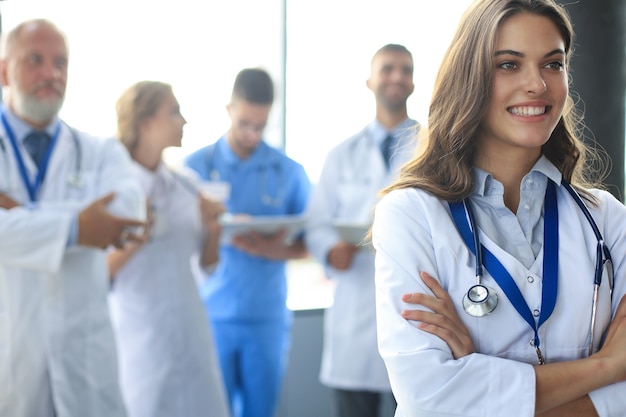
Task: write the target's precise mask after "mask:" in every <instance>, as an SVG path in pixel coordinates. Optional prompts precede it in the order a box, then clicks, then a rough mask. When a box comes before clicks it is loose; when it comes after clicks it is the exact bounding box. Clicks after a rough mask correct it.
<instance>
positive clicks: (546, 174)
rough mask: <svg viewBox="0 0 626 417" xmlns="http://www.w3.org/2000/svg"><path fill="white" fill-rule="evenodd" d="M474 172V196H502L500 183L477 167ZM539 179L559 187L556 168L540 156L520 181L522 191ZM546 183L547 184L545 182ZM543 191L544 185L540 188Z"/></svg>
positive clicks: (559, 175)
mask: <svg viewBox="0 0 626 417" xmlns="http://www.w3.org/2000/svg"><path fill="white" fill-rule="evenodd" d="M473 171H474V182H475V184H474V191H473V194H474V195H478V196H481V197H487V196H491V195H502V194H504V187H503V185H502V183H500V182H499V181H498V180H496V179H495V178H493V176H492V175H491V174H490V173H489V172H487V171H483V170H482V169H480V168H478V167H474V168H473ZM540 178H544V179H547V178H549V179H551V180H552V181H554V183H555V184H556V185H557V186H560V184H561V179H562V175H561V172H560V171H559V170H558V168H557V167H556V166H555V165H554V164H553V163H552V162H550V160H549V159H548V158H546V157H545V155H541V157H540V158H539V160H538V161H537V162H536V163H535V165H534V166H533V168H532V169H531V170H530V172H528V173H527V174H526V175H525V176H524V179H523V180H522V185H521V187H522V189H524V187H526V185H528V184H532V183H533V182H535V181H537V180H539V179H540ZM546 183H547V182H546ZM542 188H543V189H545V185H544V186H543V187H542Z"/></svg>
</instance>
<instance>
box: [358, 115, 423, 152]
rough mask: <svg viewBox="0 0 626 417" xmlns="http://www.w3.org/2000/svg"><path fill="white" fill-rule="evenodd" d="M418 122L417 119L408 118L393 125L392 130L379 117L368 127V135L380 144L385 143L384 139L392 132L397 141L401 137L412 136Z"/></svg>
mask: <svg viewBox="0 0 626 417" xmlns="http://www.w3.org/2000/svg"><path fill="white" fill-rule="evenodd" d="M416 124H417V121H415V120H413V119H409V118H406V119H404V120H403V121H402V122H400V123H399V124H397V125H396V126H394V127H393V129H391V131H388V130H387V129H386V128H385V127H384V126H383V125H382V124H380V122H379V121H378V120H377V119H374V120H372V121H371V122H370V123H369V124H368V125H367V127H366V130H367V132H368V135H369V136H370V137H371V138H372V140H373V141H374V143H375V144H376V145H378V146H381V145H382V144H383V141H384V140H385V138H386V137H387V135H388V134H390V133H391V134H392V135H393V137H394V139H395V140H396V142H397V141H398V140H399V139H404V138H405V137H407V136H412V134H413V132H414V130H413V127H414V126H415V125H416Z"/></svg>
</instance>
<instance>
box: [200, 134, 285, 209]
mask: <svg viewBox="0 0 626 417" xmlns="http://www.w3.org/2000/svg"><path fill="white" fill-rule="evenodd" d="M216 147H217V144H215V145H212V146H209V147H208V149H207V154H206V162H207V166H208V171H209V179H210V180H211V181H220V180H222V178H221V177H220V172H219V171H218V170H217V169H216V168H215V148H216ZM268 166H271V167H272V168H271V169H273V170H274V171H275V172H276V177H277V179H278V190H277V191H276V196H274V197H272V196H271V195H270V194H269V189H268V188H269V187H268V175H267V170H268V169H269V168H268ZM258 171H259V175H258V176H257V178H258V184H259V194H260V196H261V202H262V203H263V204H264V205H266V206H271V207H281V206H282V205H283V201H284V200H285V195H286V183H285V176H284V174H283V171H282V169H281V166H280V163H278V162H274V163H271V164H269V165H262V166H260V167H259V168H258Z"/></svg>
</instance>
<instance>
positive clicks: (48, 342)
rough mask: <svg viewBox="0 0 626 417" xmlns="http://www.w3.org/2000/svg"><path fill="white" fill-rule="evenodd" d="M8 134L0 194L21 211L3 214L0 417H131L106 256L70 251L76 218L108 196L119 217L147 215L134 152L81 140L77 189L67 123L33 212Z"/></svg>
mask: <svg viewBox="0 0 626 417" xmlns="http://www.w3.org/2000/svg"><path fill="white" fill-rule="evenodd" d="M0 135H1V137H0V140H2V141H3V145H4V147H3V150H0V153H2V155H1V156H0V192H3V193H6V194H7V195H8V196H10V197H11V198H13V199H14V200H16V201H18V202H19V203H21V204H23V206H21V207H19V208H14V209H11V210H4V209H0V415H2V416H11V417H52V415H53V414H52V413H53V407H54V409H55V410H56V416H59V417H62V416H90V417H98V416H101V417H113V416H114V417H123V416H125V415H126V412H125V408H124V405H123V401H122V397H121V395H120V390H119V385H118V374H117V358H116V352H115V343H114V336H113V329H112V327H111V322H110V318H109V312H108V309H107V292H108V289H109V287H108V285H109V284H108V282H109V281H108V273H107V265H106V253H105V251H103V250H99V249H93V248H87V247H80V246H71V247H69V248H68V247H66V244H67V240H68V236H69V230H70V223H71V218H72V216H73V215H74V214H76V213H77V212H78V211H79V210H80V209H82V208H84V207H85V206H87V205H88V204H89V203H90V202H92V201H93V200H94V199H95V198H97V197H101V196H103V195H105V194H107V193H108V192H110V191H115V192H116V198H115V200H114V201H113V202H112V203H111V205H110V206H109V209H110V211H111V212H113V213H115V214H117V215H122V216H125V217H129V218H137V219H141V218H143V217H144V216H145V202H144V197H143V193H142V192H141V189H140V188H139V184H138V183H137V182H136V181H134V180H133V179H132V178H131V171H130V166H131V165H130V158H129V157H128V153H127V152H126V150H125V149H124V148H123V147H122V146H121V145H120V143H119V142H117V141H115V140H113V139H108V140H103V139H98V138H94V137H91V136H88V135H86V134H84V133H78V132H77V138H79V142H80V153H81V156H82V157H81V158H80V159H81V161H80V165H81V176H80V177H81V181H82V187H80V188H77V187H73V186H71V185H70V184H69V182H68V178H69V176H70V175H71V174H74V173H75V168H76V161H77V158H76V155H77V149H76V146H75V144H74V141H73V140H72V135H71V133H70V130H69V128H68V127H67V126H66V125H62V126H61V132H60V135H59V139H58V142H57V146H56V148H55V150H54V153H53V154H52V157H51V160H50V165H49V168H48V173H47V176H46V180H45V183H44V185H43V188H42V189H41V193H40V198H39V201H38V207H37V208H34V209H29V208H26V207H25V206H24V205H26V204H27V203H28V202H29V200H28V194H27V192H26V189H25V187H24V186H23V183H22V180H21V177H20V176H19V173H18V169H17V164H16V160H15V158H14V155H13V150H12V148H11V146H10V144H9V141H8V140H7V135H6V133H5V132H4V131H3V130H2V132H1V133H0ZM20 146H21V142H20ZM23 155H25V157H24V160H25V163H26V166H27V169H28V170H29V171H30V174H31V175H34V172H35V170H36V168H35V165H34V164H33V162H32V161H31V159H30V157H29V156H28V154H27V153H26V151H23Z"/></svg>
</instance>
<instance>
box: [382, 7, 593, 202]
mask: <svg viewBox="0 0 626 417" xmlns="http://www.w3.org/2000/svg"><path fill="white" fill-rule="evenodd" d="M520 13H530V14H534V15H539V16H544V17H547V18H548V19H550V20H551V21H552V22H553V23H554V24H555V25H556V27H557V29H558V30H559V32H560V34H561V36H562V37H563V42H564V45H565V54H566V57H565V59H566V66H569V61H570V58H571V55H572V46H573V38H574V32H573V28H572V25H571V22H570V20H569V17H568V15H567V13H566V11H565V10H564V9H563V8H562V7H561V6H559V5H558V4H556V3H555V2H554V1H553V0H477V1H475V2H474V3H473V4H472V5H471V6H470V8H469V9H468V10H467V11H466V12H465V14H464V15H463V17H462V19H461V22H460V23H459V26H458V28H457V31H456V34H455V35H454V38H453V40H452V42H451V45H450V47H449V48H448V50H447V52H446V54H445V56H444V58H443V61H442V63H441V66H440V68H439V72H438V75H437V78H436V81H435V86H434V90H433V96H432V100H431V104H430V109H429V117H428V127H427V131H426V129H424V131H423V132H422V133H423V134H427V136H428V137H427V139H426V142H427V143H426V144H425V149H424V150H423V152H421V153H420V154H418V155H416V156H415V157H414V158H413V159H412V160H411V161H409V162H408V163H407V164H405V165H404V166H403V167H402V169H401V173H400V176H399V178H398V179H397V181H396V182H395V183H393V184H391V185H390V186H389V187H387V188H386V189H384V190H382V191H381V194H383V195H384V194H386V193H388V192H390V191H391V190H394V189H398V188H409V187H417V188H421V189H424V190H426V191H429V192H431V193H432V194H434V195H436V196H438V197H439V198H442V199H444V200H447V201H460V200H462V199H463V198H465V197H467V196H468V195H469V194H470V193H471V192H472V190H473V187H474V177H473V175H472V167H473V164H474V157H475V155H476V151H477V145H476V143H477V141H476V134H477V130H478V127H479V124H480V122H481V120H482V119H483V117H484V115H485V112H486V109H487V107H488V103H489V100H490V95H491V93H490V92H491V84H492V78H493V72H494V67H493V61H492V60H493V55H494V49H495V41H496V36H497V32H498V29H499V28H500V26H501V25H502V23H503V22H504V21H505V20H506V19H508V18H510V17H512V16H514V15H517V14H520ZM460 92H462V93H460ZM581 129H582V117H581V116H580V115H579V114H577V112H576V108H575V106H574V102H573V100H572V98H571V96H570V95H569V94H568V96H567V99H566V103H565V107H564V110H563V114H562V115H561V118H560V120H559V122H558V124H557V126H556V128H555V129H554V131H553V132H552V134H551V135H550V138H549V140H548V141H547V142H546V144H544V145H543V149H542V152H543V154H544V155H545V156H546V157H547V158H548V159H549V160H550V161H551V162H552V163H553V164H555V165H556V166H557V168H558V169H559V170H560V171H561V173H562V175H563V178H564V179H565V180H567V181H569V182H571V183H573V184H575V185H577V186H578V187H588V186H591V185H592V181H591V180H590V179H589V178H586V177H585V173H584V170H585V169H586V168H588V167H589V166H587V165H586V164H587V158H588V156H589V153H590V152H589V150H588V149H587V148H586V147H585V145H584V144H583V142H582V140H581V139H580V138H579V137H578V136H579V134H580V131H581ZM593 185H596V184H593Z"/></svg>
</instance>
